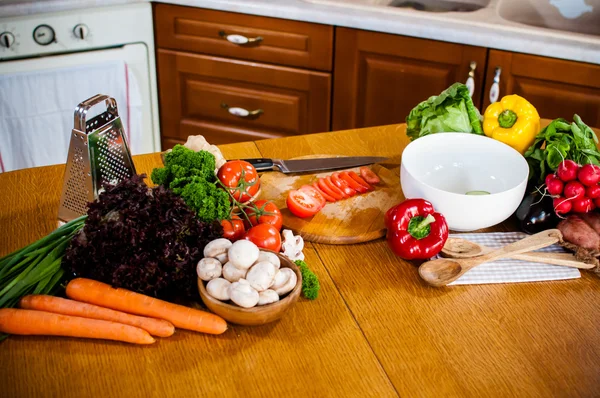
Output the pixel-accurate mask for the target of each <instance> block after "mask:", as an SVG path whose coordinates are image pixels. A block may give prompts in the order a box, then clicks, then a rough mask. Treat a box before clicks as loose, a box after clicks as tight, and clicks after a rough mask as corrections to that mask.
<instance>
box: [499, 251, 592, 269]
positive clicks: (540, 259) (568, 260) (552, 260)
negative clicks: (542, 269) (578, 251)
mask: <svg viewBox="0 0 600 398" xmlns="http://www.w3.org/2000/svg"><path fill="white" fill-rule="evenodd" d="M510 258H514V259H516V260H524V261H530V262H532V263H543V264H552V265H561V266H563V267H571V268H579V269H592V268H595V267H596V266H595V265H594V264H587V263H584V262H583V261H578V260H577V259H576V258H575V256H574V255H572V254H570V253H538V252H531V253H521V254H514V255H512V256H510Z"/></svg>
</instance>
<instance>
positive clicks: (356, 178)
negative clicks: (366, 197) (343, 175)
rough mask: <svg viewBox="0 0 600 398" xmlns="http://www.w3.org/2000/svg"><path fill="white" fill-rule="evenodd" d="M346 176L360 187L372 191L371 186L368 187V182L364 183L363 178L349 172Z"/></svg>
mask: <svg viewBox="0 0 600 398" xmlns="http://www.w3.org/2000/svg"><path fill="white" fill-rule="evenodd" d="M348 175H349V176H350V177H352V179H353V180H354V181H356V182H358V183H359V184H360V185H362V186H363V187H365V188H367V189H368V190H369V191H372V190H373V187H372V186H371V185H369V183H368V182H366V181H365V180H363V178H362V177H361V176H359V175H358V174H356V173H355V172H354V171H349V172H348Z"/></svg>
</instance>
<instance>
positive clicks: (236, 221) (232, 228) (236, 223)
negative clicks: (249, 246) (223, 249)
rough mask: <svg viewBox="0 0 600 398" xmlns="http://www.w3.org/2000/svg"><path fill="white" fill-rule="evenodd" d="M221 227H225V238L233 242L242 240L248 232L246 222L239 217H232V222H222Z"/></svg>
mask: <svg viewBox="0 0 600 398" xmlns="http://www.w3.org/2000/svg"><path fill="white" fill-rule="evenodd" d="M221 226H222V227H223V238H225V239H229V240H230V241H232V242H235V241H236V240H238V239H241V238H242V236H244V232H246V228H244V222H243V221H242V220H241V219H240V218H239V217H238V216H232V217H231V220H223V221H221Z"/></svg>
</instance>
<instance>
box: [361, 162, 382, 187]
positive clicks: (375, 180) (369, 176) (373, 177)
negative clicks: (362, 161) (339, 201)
mask: <svg viewBox="0 0 600 398" xmlns="http://www.w3.org/2000/svg"><path fill="white" fill-rule="evenodd" d="M360 176H361V177H362V178H363V179H364V180H365V181H366V182H368V183H369V184H379V182H380V181H381V180H380V179H379V177H377V174H375V173H373V171H372V170H371V169H370V168H368V167H367V166H363V167H361V168H360Z"/></svg>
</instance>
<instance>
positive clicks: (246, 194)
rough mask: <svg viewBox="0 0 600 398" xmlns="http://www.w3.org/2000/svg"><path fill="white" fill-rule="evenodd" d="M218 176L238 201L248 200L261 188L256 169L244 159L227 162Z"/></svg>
mask: <svg viewBox="0 0 600 398" xmlns="http://www.w3.org/2000/svg"><path fill="white" fill-rule="evenodd" d="M242 176H243V177H242ZM217 177H218V178H219V181H221V183H222V184H223V185H224V186H225V187H227V188H228V189H229V192H230V193H231V195H233V197H234V198H235V200H237V201H238V202H242V203H243V202H246V201H248V200H249V199H250V198H252V197H253V196H254V195H256V193H257V192H258V189H259V188H260V178H258V174H257V173H256V169H255V168H254V166H252V165H251V164H250V163H248V162H245V161H243V160H230V161H228V162H226V163H225V164H224V165H223V166H221V168H220V169H219V171H218V172H217Z"/></svg>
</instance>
